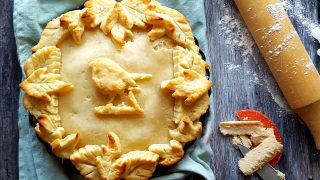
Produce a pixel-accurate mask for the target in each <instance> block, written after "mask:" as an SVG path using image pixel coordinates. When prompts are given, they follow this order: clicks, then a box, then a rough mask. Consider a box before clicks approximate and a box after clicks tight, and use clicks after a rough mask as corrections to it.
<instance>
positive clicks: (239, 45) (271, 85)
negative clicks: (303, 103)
mask: <svg viewBox="0 0 320 180" xmlns="http://www.w3.org/2000/svg"><path fill="white" fill-rule="evenodd" d="M219 4H220V3H219ZM220 5H223V6H224V8H225V15H224V16H223V17H221V18H220V21H219V22H218V25H219V27H218V28H219V32H220V35H222V36H223V37H224V39H225V43H226V44H227V45H230V46H229V47H230V49H233V50H235V51H238V52H240V53H241V59H239V64H238V63H237V64H233V63H225V64H224V65H225V69H226V70H227V71H228V72H238V73H242V72H241V70H243V69H245V64H246V63H248V62H249V61H254V62H255V64H257V67H258V72H255V71H254V70H248V71H245V72H244V73H246V75H247V76H249V82H250V83H249V87H248V88H249V89H251V88H253V87H254V86H255V85H259V86H264V87H266V88H267V89H268V92H269V93H270V94H271V96H272V98H273V99H274V101H275V102H276V103H277V104H278V105H279V107H281V109H283V110H286V111H287V112H292V111H291V110H290V108H289V106H288V104H287V102H286V100H285V99H284V97H283V95H282V93H281V92H280V90H279V88H278V85H277V84H276V82H275V81H274V79H273V78H272V76H271V75H270V70H269V69H268V68H267V67H265V66H264V64H262V63H261V62H260V61H259V59H257V58H254V56H253V54H254V53H256V52H255V51H256V50H254V49H255V46H254V45H255V42H254V40H253V39H252V37H251V36H250V33H249V31H248V29H247V27H246V25H245V24H244V22H243V20H242V18H241V16H240V15H239V16H237V15H233V14H232V13H231V12H230V11H229V10H228V8H227V7H226V6H225V5H224V4H220ZM279 5H280V4H278V5H275V6H270V7H269V11H270V13H271V14H272V16H273V17H274V18H275V19H278V21H277V23H276V24H274V25H273V26H271V27H270V30H269V33H273V32H276V31H279V30H280V29H281V27H282V24H281V20H282V19H281V16H283V14H282V13H284V11H283V9H282V11H278V9H279V7H281V6H279ZM279 12H280V13H279ZM292 37H293V34H292V33H289V35H288V37H287V38H286V39H285V40H284V41H285V42H284V44H282V45H281V47H279V48H286V47H287V46H286V43H288V42H289V41H290V40H291V39H292ZM272 53H277V49H275V51H274V52H272Z"/></svg>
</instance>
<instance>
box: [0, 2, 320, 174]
mask: <svg viewBox="0 0 320 180" xmlns="http://www.w3.org/2000/svg"><path fill="white" fill-rule="evenodd" d="M291 1H292V2H293V1H294V2H296V3H298V2H301V4H302V5H303V6H304V7H305V10H304V11H303V13H304V15H305V16H306V17H310V18H313V19H319V17H318V11H317V10H318V9H319V7H320V5H319V3H318V1H310V0H291ZM205 5H206V13H207V27H208V43H209V50H210V51H209V57H208V58H211V60H212V61H213V62H214V63H213V65H212V67H211V71H212V74H213V77H214V82H215V88H214V91H213V96H214V99H215V101H214V102H213V105H214V107H215V115H214V124H213V126H214V128H213V134H212V144H211V145H212V149H213V153H214V154H213V159H212V169H213V170H214V172H215V174H216V177H217V179H219V180H220V179H250V178H249V177H248V178H245V177H244V176H243V175H242V174H241V173H240V172H239V170H238V168H237V162H238V159H239V158H240V153H239V152H238V151H236V150H234V149H233V148H231V142H230V138H228V137H223V136H221V135H220V133H219V131H218V128H217V127H218V124H219V122H221V121H226V120H235V116H234V111H236V110H238V109H244V108H253V109H256V110H259V111H261V112H263V113H265V114H266V115H267V116H269V117H270V118H272V119H273V120H274V121H275V123H276V124H277V126H278V127H279V130H280V132H281V135H282V137H283V142H284V155H283V158H282V160H281V161H280V164H279V167H278V168H279V169H280V170H281V171H284V172H285V173H286V176H287V179H289V180H290V179H293V180H295V179H307V178H309V177H313V179H320V159H319V154H318V152H317V151H316V148H315V144H314V143H313V141H312V137H311V135H310V133H309V131H308V130H307V128H306V127H305V125H304V124H303V123H302V122H301V121H300V119H299V118H298V117H297V116H296V115H294V114H292V113H288V112H287V111H285V110H284V109H283V108H281V107H280V106H279V105H278V104H277V103H276V102H275V101H274V100H273V99H272V96H271V94H270V93H269V91H268V88H267V87H266V86H265V85H264V83H263V82H262V83H260V84H254V83H253V82H251V81H250V79H252V76H253V74H260V75H262V77H263V78H264V79H267V80H268V81H271V82H273V83H274V80H273V78H272V76H271V74H270V72H269V70H268V68H267V66H266V64H265V62H264V60H263V59H262V57H261V55H260V54H259V51H258V49H257V47H254V53H253V55H252V56H251V57H250V59H249V61H248V62H244V61H243V56H242V53H243V49H239V48H235V47H232V46H230V45H228V44H226V42H225V40H226V38H227V37H226V34H225V33H223V32H222V30H221V28H220V25H219V21H220V20H221V18H222V17H223V16H224V15H225V14H226V13H227V11H229V13H231V15H232V16H233V17H238V16H240V15H239V13H238V11H237V9H236V7H235V5H234V3H233V2H232V1H230V0H224V1H221V0H206V1H205ZM12 9H13V1H12V0H2V1H1V2H0V67H1V68H0V73H1V76H0V84H1V91H0V98H1V101H0V118H1V120H0V179H6V180H7V179H18V163H17V162H18V157H17V152H18V124H17V121H18V120H17V111H18V95H19V89H18V86H17V84H19V82H20V79H21V70H20V67H19V65H18V61H17V56H16V46H15V40H14V36H13V27H12ZM293 13H295V12H294V11H289V14H293ZM292 20H293V22H294V25H295V27H296V28H297V30H298V33H299V35H300V36H301V37H302V41H303V42H304V44H305V45H306V48H307V50H308V52H309V53H310V55H311V57H312V58H313V59H314V60H315V64H316V66H317V67H318V69H319V68H320V62H319V57H317V56H316V53H315V52H316V48H318V47H317V46H318V45H317V43H316V42H314V41H313V40H312V38H311V37H310V36H309V35H308V34H307V31H306V29H305V28H304V27H303V26H301V23H300V22H299V21H297V19H295V18H292ZM226 63H231V64H239V65H241V67H242V68H241V69H240V70H238V71H235V72H230V71H228V70H227V68H226V66H225V65H226ZM248 71H250V72H252V73H247V72H248ZM276 91H278V90H276ZM252 179H258V178H257V177H256V176H254V177H253V178H252Z"/></svg>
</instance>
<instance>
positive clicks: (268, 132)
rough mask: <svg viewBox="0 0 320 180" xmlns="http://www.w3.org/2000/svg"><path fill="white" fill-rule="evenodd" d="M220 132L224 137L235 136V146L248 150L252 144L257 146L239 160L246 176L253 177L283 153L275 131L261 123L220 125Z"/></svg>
mask: <svg viewBox="0 0 320 180" xmlns="http://www.w3.org/2000/svg"><path fill="white" fill-rule="evenodd" d="M219 127H220V132H221V133H222V134H223V135H233V136H234V137H233V145H234V146H235V147H236V148H237V145H239V144H241V145H244V146H245V147H247V148H251V147H252V143H253V144H256V145H257V146H256V147H254V148H253V149H252V150H251V151H249V152H248V153H247V154H246V155H245V156H244V157H243V158H242V159H240V160H239V168H240V170H241V171H242V172H243V174H244V175H246V176H247V175H251V174H253V173H254V172H255V171H257V170H259V169H261V168H262V167H263V166H264V165H265V164H266V163H268V162H269V161H270V160H272V159H273V158H274V157H275V156H276V155H277V154H278V153H279V152H281V151H282V148H283V146H282V144H280V143H279V142H278V141H277V139H276V138H275V136H274V133H273V129H271V128H264V127H263V124H262V123H261V122H260V121H230V122H221V123H220V126H219Z"/></svg>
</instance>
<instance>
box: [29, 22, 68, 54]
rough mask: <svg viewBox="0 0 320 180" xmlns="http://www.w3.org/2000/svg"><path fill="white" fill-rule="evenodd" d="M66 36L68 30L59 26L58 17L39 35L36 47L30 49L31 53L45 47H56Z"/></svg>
mask: <svg viewBox="0 0 320 180" xmlns="http://www.w3.org/2000/svg"><path fill="white" fill-rule="evenodd" d="M67 35H68V30H67V29H65V28H63V27H61V26H60V17H58V18H56V19H53V20H52V21H50V22H49V23H48V24H47V26H46V27H45V29H44V30H43V32H42V34H41V38H40V40H39V42H38V44H37V45H35V46H34V47H32V51H37V50H39V49H41V48H43V47H46V46H56V45H57V44H58V43H59V42H60V41H61V40H63V39H64V38H65V37H66V36H67Z"/></svg>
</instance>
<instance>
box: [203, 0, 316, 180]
mask: <svg viewBox="0 0 320 180" xmlns="http://www.w3.org/2000/svg"><path fill="white" fill-rule="evenodd" d="M292 2H295V3H301V4H302V5H303V6H304V7H305V10H304V11H303V14H304V16H306V17H309V18H313V19H315V20H317V19H318V11H317V10H318V9H319V4H318V1H308V0H292ZM205 5H206V13H207V27H208V39H209V41H208V42H209V53H210V54H209V58H211V60H212V61H213V65H212V67H211V68H212V72H213V78H214V82H215V88H214V91H213V95H214V99H215V101H214V103H213V104H214V107H215V115H214V130H213V135H212V149H213V153H214V154H213V159H212V168H213V170H214V172H215V175H216V177H217V179H250V178H249V177H247V178H245V177H244V176H243V175H242V174H241V172H239V170H238V168H237V163H238V160H239V159H240V157H241V155H240V153H239V152H238V151H237V150H235V149H234V148H232V146H231V140H230V138H229V137H223V136H222V135H221V134H220V133H219V130H218V128H217V127H218V124H219V122H221V121H230V120H235V115H234V112H235V111H236V110H240V109H246V108H252V109H256V110H258V111H261V112H263V113H265V114H266V115H267V116H268V117H270V118H271V119H273V120H274V121H275V123H276V125H277V126H278V128H279V130H280V132H281V135H282V137H283V143H284V155H283V157H282V160H281V161H280V164H279V166H278V167H277V168H278V169H279V170H281V171H283V172H285V174H286V177H287V179H289V180H290V179H293V180H294V179H307V178H311V177H313V179H320V173H319V170H320V159H319V154H318V152H317V151H316V147H315V144H314V142H313V140H312V137H311V135H310V133H309V131H308V130H307V128H306V126H305V125H304V124H303V123H302V121H301V120H300V119H299V118H298V117H297V116H296V115H295V114H293V113H288V112H287V111H286V110H284V109H283V108H281V107H279V105H278V104H277V103H275V101H274V100H273V98H272V95H271V94H270V93H269V91H268V88H267V87H266V84H265V82H264V81H265V80H266V81H270V82H272V83H273V84H274V79H273V77H272V75H271V74H270V72H269V69H268V67H267V65H266V63H265V62H264V60H263V58H262V56H261V55H260V54H259V51H258V48H257V47H256V46H254V50H253V55H252V56H249V57H248V58H249V60H248V61H247V62H246V61H244V57H243V56H242V54H243V52H244V50H243V49H241V48H237V47H232V46H231V45H228V44H227V43H226V39H227V38H228V33H225V32H223V29H222V28H221V24H219V21H220V20H221V19H222V18H223V16H224V15H226V14H229V15H231V17H233V18H237V17H239V16H240V14H239V12H238V11H237V9H236V6H235V4H234V2H233V1H227V0H225V1H221V0H206V3H205ZM293 13H296V12H294V10H292V11H289V14H291V15H293ZM292 20H293V22H294V25H295V27H296V28H297V30H298V33H299V35H300V36H301V37H302V41H303V42H304V44H305V45H306V48H307V50H308V52H309V54H310V55H311V57H312V59H314V60H316V61H315V63H316V65H317V66H318V67H319V57H317V56H316V48H318V45H317V43H316V42H315V41H313V40H312V38H311V37H310V36H309V35H307V32H306V28H304V27H303V26H302V25H301V22H300V21H297V20H298V19H297V18H292ZM240 23H241V24H243V22H242V21H240ZM227 63H230V64H236V65H239V66H240V67H241V68H240V69H239V70H236V71H228V70H227V68H226V64H227ZM318 69H319V68H318ZM247 72H250V73H247ZM254 74H258V75H261V76H259V77H263V79H262V82H260V83H258V84H255V83H254V82H252V81H250V79H252V78H254V77H253V75H254ZM276 92H277V93H279V90H278V89H276ZM252 179H258V178H257V176H256V175H254V176H253V178H252Z"/></svg>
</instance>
